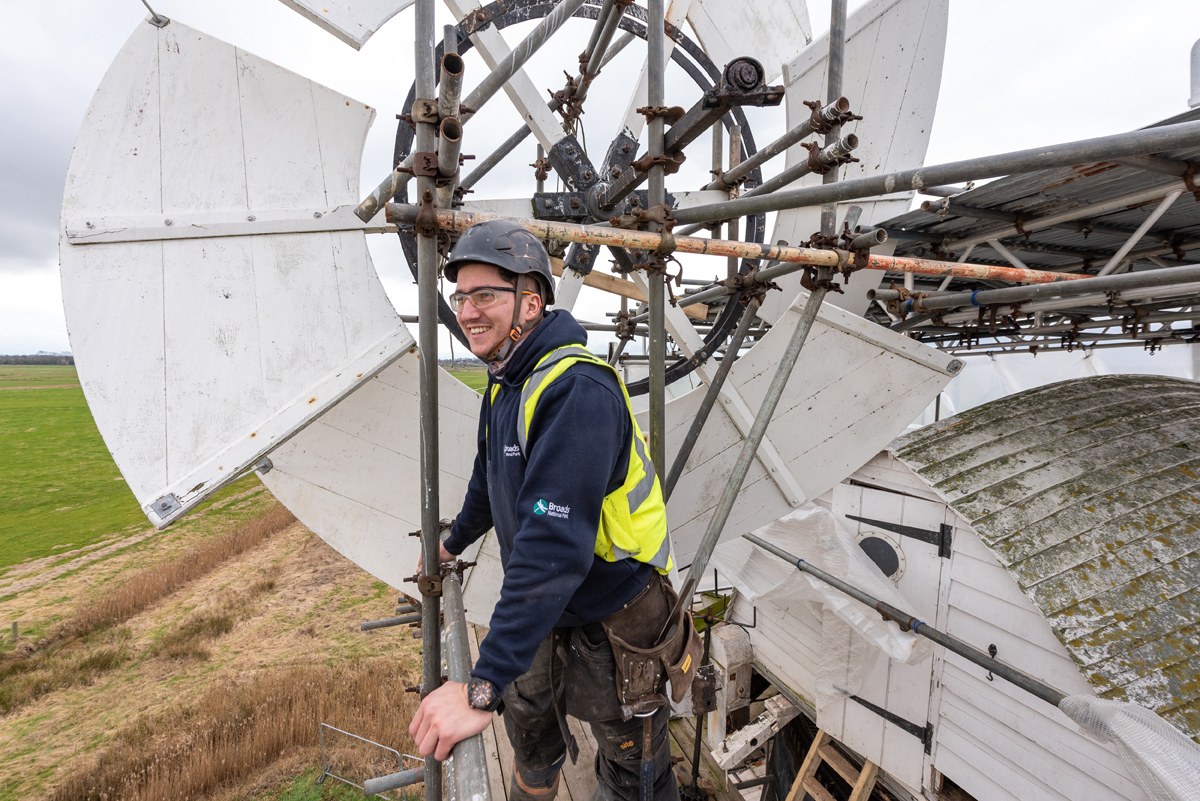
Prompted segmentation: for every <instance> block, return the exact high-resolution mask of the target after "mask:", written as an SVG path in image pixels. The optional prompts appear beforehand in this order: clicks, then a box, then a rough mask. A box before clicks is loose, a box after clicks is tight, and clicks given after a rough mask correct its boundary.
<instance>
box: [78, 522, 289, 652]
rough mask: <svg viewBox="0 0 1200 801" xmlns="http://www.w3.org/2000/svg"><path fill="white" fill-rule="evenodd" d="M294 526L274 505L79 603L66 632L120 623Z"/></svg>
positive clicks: (89, 629) (83, 631) (81, 633)
mask: <svg viewBox="0 0 1200 801" xmlns="http://www.w3.org/2000/svg"><path fill="white" fill-rule="evenodd" d="M294 522H296V516H295V515H293V514H292V513H291V512H289V511H288V510H287V509H286V508H284V507H283V506H277V507H275V508H274V509H272V510H271V511H269V512H267V513H266V514H265V515H263V516H261V517H258V518H255V519H254V520H251V521H249V522H247V523H246V524H245V525H243V526H241V527H239V528H238V529H236V530H234V531H232V532H230V533H229V534H226V535H225V536H223V537H219V538H218V539H216V540H213V541H212V542H206V543H204V544H202V545H197V546H196V547H194V548H191V549H189V550H188V551H186V552H184V553H183V554H182V555H180V556H178V557H176V558H175V559H172V560H170V561H168V562H163V563H161V564H157V565H152V566H151V567H148V568H146V569H144V570H141V571H139V572H138V573H135V574H134V575H132V576H130V577H129V578H128V579H127V580H125V581H122V582H121V584H120V585H119V586H118V587H116V588H115V589H114V590H113V591H112V592H108V593H106V594H104V595H102V596H100V597H99V598H97V599H96V600H94V601H90V602H85V603H83V604H81V605H80V606H79V608H78V609H76V611H75V617H74V619H73V620H72V621H71V622H70V623H69V624H68V625H67V633H68V634H70V635H76V636H78V635H84V634H88V633H89V632H92V631H95V630H97V629H101V628H106V627H108V626H115V625H117V624H119V623H122V622H124V621H126V620H128V619H129V618H131V617H133V616H134V615H136V614H138V613H139V612H142V611H144V610H145V609H148V608H149V607H150V606H153V605H154V604H155V603H157V602H158V601H160V600H162V599H163V598H165V597H166V596H168V595H170V594H171V593H173V592H175V591H176V590H177V589H179V588H180V587H182V586H184V585H185V584H187V583H188V582H189V581H193V580H195V579H198V578H200V577H201V576H203V575H205V574H206V573H208V572H210V571H211V570H213V569H214V568H216V567H217V566H218V565H220V564H221V563H222V562H224V561H226V560H227V559H231V558H233V557H235V556H238V555H240V554H242V553H244V552H245V551H247V550H249V549H250V548H253V547H254V546H256V545H259V544H261V543H262V542H263V541H264V540H266V539H267V538H268V537H270V536H271V535H273V534H276V533H278V532H279V531H282V530H283V529H285V528H287V527H288V526H290V525H291V524H292V523H294Z"/></svg>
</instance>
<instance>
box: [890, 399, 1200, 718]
mask: <svg viewBox="0 0 1200 801" xmlns="http://www.w3.org/2000/svg"><path fill="white" fill-rule="evenodd" d="M892 448H893V450H894V454H895V456H896V457H897V458H899V459H900V460H901V461H903V462H904V463H905V464H907V465H908V466H909V467H911V468H912V469H913V470H915V471H916V472H917V474H918V475H920V476H921V477H922V478H923V479H924V480H925V481H927V482H928V483H929V484H930V486H931V487H933V489H935V490H936V491H937V492H938V493H939V494H940V495H941V496H942V497H943V498H944V499H945V500H946V502H947V503H949V504H950V506H951V507H952V508H953V509H954V510H955V511H956V512H957V513H958V514H959V515H961V516H962V517H963V518H965V519H966V520H967V521H968V522H969V523H970V524H971V526H972V527H973V528H974V529H975V531H976V532H977V533H978V535H979V536H980V538H981V539H982V540H983V542H984V543H985V544H987V546H988V547H989V548H990V549H991V550H992V552H993V553H994V554H995V555H996V557H997V558H998V559H999V561H1000V563H1001V564H1003V565H1004V566H1005V567H1006V568H1007V569H1008V571H1009V572H1010V573H1011V575H1012V576H1013V578H1014V579H1016V581H1017V583H1018V584H1019V585H1020V587H1021V589H1022V590H1023V591H1024V592H1025V594H1026V595H1028V596H1029V597H1030V598H1031V599H1032V600H1033V601H1034V603H1035V604H1036V605H1037V607H1038V609H1039V610H1040V611H1041V612H1042V614H1043V615H1044V616H1045V618H1046V620H1047V621H1048V622H1049V623H1050V625H1051V627H1052V628H1053V630H1054V632H1055V634H1056V635H1057V637H1058V638H1059V639H1060V640H1061V641H1062V643H1063V644H1064V645H1065V646H1066V648H1067V650H1068V651H1069V652H1070V654H1071V656H1072V658H1074V659H1075V661H1076V662H1078V663H1079V665H1080V666H1081V668H1082V670H1083V672H1084V674H1085V675H1086V676H1087V678H1088V680H1089V681H1090V682H1091V684H1092V685H1093V686H1094V687H1095V688H1096V690H1097V692H1098V693H1099V694H1100V695H1101V696H1102V697H1105V698H1113V699H1118V700H1123V701H1131V702H1133V703H1136V704H1139V705H1142V706H1145V707H1147V708H1149V709H1153V710H1154V711H1156V712H1158V713H1159V714H1160V715H1162V716H1163V717H1164V718H1166V719H1167V720H1170V721H1171V722H1173V723H1174V724H1175V725H1177V726H1179V727H1180V728H1181V729H1182V730H1184V731H1186V732H1187V733H1188V734H1189V735H1190V736H1191V737H1193V738H1194V739H1197V740H1198V741H1200V624H1198V623H1197V621H1198V620H1200V384H1197V383H1195V382H1191V381H1185V380H1180V379H1173V378H1161V377H1151V376H1099V377H1095V378H1085V379H1079V380H1075V381H1065V382H1062V383H1058V384H1051V385H1049V386H1045V387H1040V388H1038V389H1034V390H1030V391H1028V392H1023V393H1021V394H1019V395H1013V396H1010V397H1008V398H1004V399H1002V400H998V401H995V402H992V403H989V404H986V405H984V406H979V407H977V408H975V409H972V410H970V411H968V412H964V413H962V414H960V415H958V416H955V417H951V418H948V419H946V420H943V421H941V422H939V423H936V424H934V425H932V426H929V427H927V428H924V429H921V430H920V431H917V432H914V433H913V434H911V435H908V436H906V437H903V438H901V439H899V440H897V441H896V442H895V443H894V444H893V446H892Z"/></svg>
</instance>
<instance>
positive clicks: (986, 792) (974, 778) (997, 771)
mask: <svg viewBox="0 0 1200 801" xmlns="http://www.w3.org/2000/svg"><path fill="white" fill-rule="evenodd" d="M940 725H941V731H940V732H939V734H938V738H939V739H940V740H941V741H942V748H941V749H940V753H939V755H938V761H937V762H935V767H937V769H938V770H939V771H941V772H942V773H943V774H944V775H946V776H949V777H950V778H951V779H952V780H953V781H954V783H955V784H957V785H958V786H959V787H961V788H962V789H964V790H966V791H967V792H968V793H970V794H971V795H973V796H975V797H977V798H987V799H989V801H992V799H995V800H996V801H1000V800H1001V799H1010V800H1011V801H1062V799H1063V798H1064V796H1062V795H1061V794H1059V793H1056V792H1054V791H1052V790H1051V789H1049V788H1047V787H1046V786H1045V785H1043V784H1042V783H1041V782H1039V781H1037V780H1036V779H1034V778H1032V777H1031V776H1029V775H1028V774H1027V773H1026V772H1025V771H1024V770H1023V769H1022V768H1021V766H1020V765H1016V764H1013V763H1011V762H1009V761H1007V760H1004V759H1001V758H999V757H998V756H997V755H996V754H995V753H994V752H992V751H991V750H990V749H989V748H988V747H987V745H986V744H984V743H981V742H979V741H978V740H977V739H975V738H973V737H971V735H970V734H968V733H966V732H964V731H962V729H960V728H958V727H957V726H955V725H954V724H953V723H949V722H945V721H943V722H942V723H941V724H940ZM949 753H953V754H955V755H957V756H958V757H959V760H960V761H961V762H963V763H966V764H967V765H970V766H971V770H968V771H959V770H953V769H952V768H951V766H950V765H946V764H945V763H944V762H943V760H945V759H946V756H947V755H948V754H949ZM952 770H953V772H952ZM980 778H983V779H984V780H983V781H980Z"/></svg>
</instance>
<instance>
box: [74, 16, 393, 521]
mask: <svg viewBox="0 0 1200 801" xmlns="http://www.w3.org/2000/svg"><path fill="white" fill-rule="evenodd" d="M374 113H375V112H374V110H373V109H371V108H369V107H367V106H365V105H363V104H362V103H360V102H358V101H355V100H352V99H350V98H347V97H344V96H342V95H340V94H338V93H336V92H333V91H332V90H330V89H327V88H325V87H323V86H319V85H317V84H314V83H313V82H312V81H309V80H308V79H306V78H303V77H301V76H299V75H296V74H294V73H291V72H288V71H287V70H284V69H282V68H280V67H278V66H275V65H274V64H270V63H268V62H266V61H263V60H262V59H260V58H258V57H256V56H254V55H252V54H249V53H246V52H245V51H242V50H240V49H238V48H235V47H233V46H232V45H229V44H226V43H224V42H221V41H218V40H216V39H214V38H212V37H210V36H207V35H206V34H203V33H201V32H199V31H196V30H193V29H191V28H188V27H187V26H185V25H183V24H182V23H179V22H172V23H171V24H169V25H167V26H166V27H165V28H161V29H160V28H156V27H154V26H152V25H148V24H141V25H139V26H138V28H137V30H135V31H134V33H133V35H132V36H131V37H130V39H129V41H128V42H127V43H126V45H125V47H124V48H123V49H122V51H121V52H120V54H119V55H118V56H117V58H116V60H115V61H114V63H113V65H112V67H111V68H110V69H109V72H108V74H107V75H106V76H105V78H104V81H103V82H102V83H101V86H100V88H99V89H98V91H97V93H96V96H95V98H94V99H93V101H92V105H91V107H90V108H89V110H88V112H87V116H86V118H85V120H84V124H83V126H82V129H81V131H80V133H79V137H78V140H77V142H76V146H75V152H74V154H73V156H72V160H71V166H70V170H69V173H68V177H67V186H66V190H65V193H64V199H63V210H62V235H61V239H60V257H61V274H62V284H63V302H64V305H65V311H66V316H67V323H68V328H69V330H70V335H71V345H72V349H73V350H74V352H75V354H76V355H77V357H78V361H79V373H80V378H81V381H82V384H83V388H84V391H85V393H86V395H87V397H88V401H89V404H90V405H91V408H92V411H93V414H94V416H95V418H96V422H97V425H98V426H99V428H100V431H101V433H102V434H103V435H104V437H105V440H106V442H107V444H108V446H109V449H110V450H111V451H112V452H113V455H114V457H115V458H116V461H117V463H118V465H119V466H120V467H121V470H122V472H123V473H124V475H125V478H126V480H127V481H128V483H129V486H130V488H131V489H132V490H133V492H134V494H135V496H136V497H137V498H138V500H139V501H140V502H141V503H142V505H143V509H144V510H145V511H146V514H147V516H148V517H149V518H150V520H151V521H152V522H153V523H155V525H158V526H163V525H166V524H167V523H169V522H170V521H172V520H174V519H176V518H177V517H179V516H180V515H181V514H183V513H184V512H185V511H186V510H187V509H189V508H191V507H192V506H194V505H195V504H196V503H198V502H199V501H200V500H202V499H203V498H205V497H207V496H208V495H210V494H211V493H212V492H214V491H215V490H216V489H218V488H220V487H221V486H224V485H225V484H227V483H229V482H230V481H232V480H233V479H234V478H236V477H237V476H238V475H239V474H241V473H243V472H245V471H246V470H247V469H249V468H250V467H251V466H252V465H254V464H255V463H256V462H257V461H258V460H259V459H260V458H261V457H262V456H263V455H265V454H267V453H269V452H270V451H272V450H273V449H274V448H277V447H278V446H279V445H280V443H282V442H284V441H286V440H287V439H288V438H289V437H291V436H294V435H295V434H296V433H297V432H299V431H301V430H302V429H303V428H304V427H305V426H306V425H308V424H309V423H311V421H312V420H313V419H315V418H316V417H318V416H319V415H320V414H322V413H323V412H325V411H327V410H328V409H330V408H331V407H332V406H334V405H335V404H336V403H337V402H338V401H339V400H341V399H342V398H344V397H345V396H346V395H348V394H349V393H350V392H352V391H354V389H355V388H356V387H358V386H359V385H361V384H362V383H363V382H365V381H367V380H369V379H370V377H371V376H373V375H375V374H376V373H378V372H379V371H380V370H382V369H383V368H384V367H386V366H387V365H389V364H390V363H391V362H393V361H395V360H396V359H397V358H400V357H401V356H403V355H404V354H406V353H408V352H409V350H410V349H411V348H412V346H413V339H412V336H411V335H410V334H409V333H408V331H407V329H405V328H404V326H403V324H402V323H401V322H400V320H399V318H398V317H397V316H396V314H395V312H394V310H393V309H392V308H391V305H390V304H389V303H388V300H387V297H386V295H385V293H384V291H383V287H382V286H381V285H380V283H379V281H378V278H377V277H376V275H375V271H374V268H373V267H372V265H371V260H370V256H369V255H368V253H367V249H366V243H365V238H364V235H363V233H362V230H361V229H358V230H354V229H353V228H352V227H351V226H349V224H348V223H346V222H345V219H346V215H344V214H341V215H339V214H336V213H330V212H331V211H332V210H336V209H337V207H339V206H347V205H350V206H352V205H353V203H354V202H355V201H356V198H357V195H358V180H357V176H358V172H359V162H360V160H361V154H362V145H363V141H364V139H365V136H366V131H367V128H368V127H369V126H370V124H371V120H372V118H373V117H374ZM260 216H261V217H262V220H261V221H260V220H259V217H260ZM117 219H119V220H123V221H124V222H123V223H121V224H113V220H117ZM322 219H325V220H328V222H326V223H324V225H322V223H321V220H322ZM106 220H107V222H106ZM217 220H223V221H224V224H225V228H224V229H221V230H214V231H213V232H212V233H214V234H229V233H231V231H230V230H229V228H230V226H232V225H233V221H235V220H236V221H240V223H241V224H242V225H246V226H249V227H248V228H247V229H246V230H245V232H244V233H245V235H240V236H237V235H225V236H203V234H204V233H206V232H207V229H206V227H205V226H206V224H208V223H212V222H214V221H217ZM131 221H132V222H131ZM264 225H269V228H267V229H265V230H271V231H277V233H256V231H259V230H264V229H262V228H256V227H255V226H264ZM214 227H217V226H214ZM322 227H324V228H325V229H326V230H321V228H322ZM289 230H290V231H293V232H288V233H278V231H289ZM114 231H115V232H116V233H115V234H114ZM122 232H123V233H122ZM156 232H159V233H156ZM180 232H185V233H186V234H187V236H188V237H189V238H179V237H178V234H179V233H180ZM233 233H237V232H236V231H233ZM106 236H107V239H108V240H110V241H106ZM120 240H125V241H120Z"/></svg>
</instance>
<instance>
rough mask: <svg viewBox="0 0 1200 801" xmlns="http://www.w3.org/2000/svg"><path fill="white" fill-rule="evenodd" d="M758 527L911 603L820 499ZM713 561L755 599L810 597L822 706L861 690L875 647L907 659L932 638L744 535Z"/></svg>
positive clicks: (783, 603)
mask: <svg viewBox="0 0 1200 801" xmlns="http://www.w3.org/2000/svg"><path fill="white" fill-rule="evenodd" d="M754 533H755V534H757V535H758V536H760V537H762V538H763V539H764V540H766V541H768V542H770V543H771V544H773V545H777V546H779V547H780V548H783V549H784V550H786V551H788V552H789V553H793V554H796V555H797V556H799V557H801V558H802V559H805V560H806V561H808V562H809V563H811V564H812V565H813V566H814V567H817V568H820V569H821V570H824V571H825V572H827V573H830V574H832V575H834V576H836V577H837V578H840V579H842V580H843V581H845V582H847V583H848V584H851V585H853V586H855V587H858V588H859V589H861V590H863V591H865V592H867V593H869V594H871V595H873V596H874V597H876V598H878V599H879V600H881V601H885V602H886V603H889V604H892V605H893V606H895V607H897V608H899V609H905V610H912V609H913V606H912V604H910V603H909V602H908V600H907V599H906V598H905V597H904V596H903V595H902V594H901V593H900V591H899V590H897V589H896V586H895V585H894V584H892V582H891V581H890V580H889V579H888V578H887V576H885V575H884V574H883V572H882V571H881V570H880V569H879V568H878V567H877V566H876V565H875V563H874V562H872V561H871V559H870V557H868V556H867V555H866V554H865V553H864V552H863V550H862V548H860V547H859V545H858V543H857V542H855V540H854V535H853V533H852V532H851V531H850V530H849V528H848V527H847V526H846V525H845V524H844V523H843V522H842V521H841V520H840V519H839V518H838V517H837V516H836V515H834V514H833V513H832V512H830V511H829V510H827V509H825V508H823V507H820V506H814V505H807V506H805V507H803V508H801V509H799V510H797V511H796V512H793V513H792V514H790V515H788V516H787V517H785V518H783V519H781V520H778V521H776V522H774V523H770V524H768V525H766V526H764V527H763V528H761V529H759V530H758V531H756V532H754ZM712 564H713V566H714V567H716V569H717V570H718V571H719V572H721V573H722V574H724V575H726V576H728V577H730V578H731V579H732V581H733V584H734V586H736V587H737V591H738V593H739V594H740V595H742V596H743V597H744V598H745V599H746V600H747V601H749V602H750V603H752V604H758V603H761V602H764V601H770V602H772V603H774V604H775V605H776V606H779V607H784V608H786V607H788V606H789V605H792V604H795V603H798V602H800V603H806V604H808V605H809V607H810V608H811V609H812V611H813V612H814V613H815V614H816V616H817V617H818V618H819V619H820V620H821V635H822V636H821V644H820V654H821V656H820V664H819V665H818V672H817V682H816V687H815V692H816V699H815V700H816V702H817V709H818V710H820V709H821V708H822V707H824V706H825V705H826V704H828V703H829V702H830V701H832V700H834V699H835V698H836V697H838V696H845V695H853V694H856V693H857V692H858V691H859V689H860V688H861V686H862V675H863V672H864V669H865V668H866V667H868V666H869V664H870V662H871V661H872V660H873V659H874V658H875V657H876V656H877V655H878V654H880V653H882V654H883V655H884V656H886V657H888V658H890V659H896V660H899V661H901V662H905V663H908V664H912V663H914V662H919V661H920V660H922V659H924V658H925V657H926V656H928V654H929V649H930V645H929V642H928V640H925V639H924V638H922V637H918V636H916V635H915V634H912V633H911V632H904V631H901V630H900V627H899V626H897V625H896V624H895V623H892V622H888V621H885V620H883V619H882V618H881V617H880V616H879V613H878V612H876V611H875V610H874V609H872V608H871V607H868V606H866V605H865V604H862V603H860V602H858V601H855V600H854V599H852V598H850V597H849V596H848V595H845V594H843V593H842V592H841V591H840V590H836V589H834V588H833V587H831V586H829V585H828V584H826V583H825V582H823V581H820V580H819V579H816V578H814V577H812V576H809V575H807V574H805V573H801V572H800V571H799V570H797V569H796V568H795V567H794V566H790V565H788V563H787V562H784V561H782V560H781V559H779V557H777V556H774V555H772V554H769V553H767V552H766V551H764V550H762V549H761V548H758V547H756V546H755V545H754V544H753V543H751V542H749V541H747V540H744V539H737V540H733V541H730V542H727V543H724V544H722V545H721V546H720V547H719V548H717V550H716V552H715V553H714V554H713V560H712Z"/></svg>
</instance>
